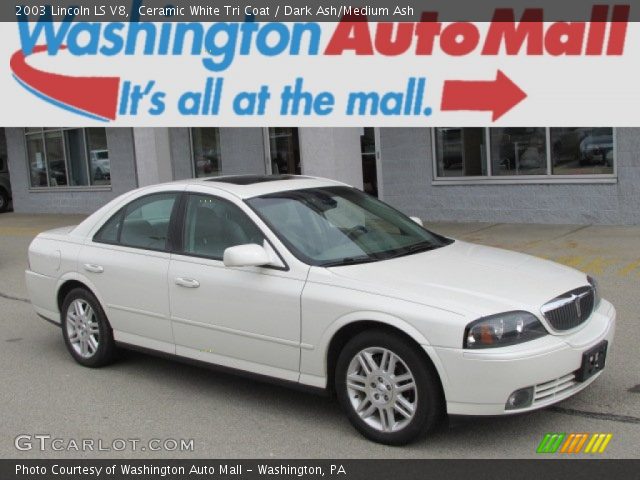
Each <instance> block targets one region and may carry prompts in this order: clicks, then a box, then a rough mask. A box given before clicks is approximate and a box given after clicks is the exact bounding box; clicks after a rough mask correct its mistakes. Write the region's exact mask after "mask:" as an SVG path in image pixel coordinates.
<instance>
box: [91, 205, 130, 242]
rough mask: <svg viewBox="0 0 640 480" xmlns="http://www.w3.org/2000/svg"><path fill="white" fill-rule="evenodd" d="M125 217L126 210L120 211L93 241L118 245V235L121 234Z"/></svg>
mask: <svg viewBox="0 0 640 480" xmlns="http://www.w3.org/2000/svg"><path fill="white" fill-rule="evenodd" d="M123 215H124V210H120V211H119V212H118V213H116V214H115V215H114V216H113V217H111V218H110V219H109V221H108V222H107V223H105V224H104V225H103V226H102V228H101V229H100V230H99V231H98V233H97V234H96V236H95V237H93V241H94V242H100V243H118V234H119V233H120V225H121V224H122V216H123Z"/></svg>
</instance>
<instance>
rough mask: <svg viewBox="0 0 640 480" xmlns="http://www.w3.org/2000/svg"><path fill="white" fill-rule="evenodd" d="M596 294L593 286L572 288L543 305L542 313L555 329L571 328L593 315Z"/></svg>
mask: <svg viewBox="0 0 640 480" xmlns="http://www.w3.org/2000/svg"><path fill="white" fill-rule="evenodd" d="M594 301H595V295H594V291H593V288H592V287H580V288H576V289H575V290H571V291H570V292H567V293H565V294H562V295H560V296H559V297H556V298H554V299H553V300H551V301H550V302H548V303H546V304H544V305H543V306H542V314H543V315H544V318H546V320H547V322H549V324H550V325H551V327H552V328H553V329H554V330H561V331H562V330H570V329H572V328H575V327H577V326H578V325H580V324H581V323H583V322H584V321H585V320H587V318H589V317H590V316H591V313H592V312H593V306H594Z"/></svg>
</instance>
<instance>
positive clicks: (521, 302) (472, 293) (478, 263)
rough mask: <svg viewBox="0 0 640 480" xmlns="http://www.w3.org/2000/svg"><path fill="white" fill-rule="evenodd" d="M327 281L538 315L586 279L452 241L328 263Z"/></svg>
mask: <svg viewBox="0 0 640 480" xmlns="http://www.w3.org/2000/svg"><path fill="white" fill-rule="evenodd" d="M328 270H329V271H330V272H331V274H332V277H333V281H335V282H336V283H338V284H341V285H342V286H343V287H346V288H353V289H356V290H361V291H362V290H364V291H368V292H370V293H376V294H380V295H387V296H390V297H394V298H400V299H404V300H407V301H411V302H416V303H421V304H425V305H429V306H432V307H437V308H440V309H445V310H448V311H452V312H455V313H459V314H463V315H467V316H470V317H477V316H483V315H490V314H494V313H499V312H503V311H509V310H527V311H530V312H532V313H534V314H536V315H540V307H541V306H542V305H543V304H544V303H546V302H548V301H549V300H551V299H552V298H554V297H556V296H558V295H560V294H562V293H565V292H567V291H569V290H572V289H574V288H577V287H579V286H583V285H588V282H587V277H586V275H585V274H584V273H582V272H579V271H577V270H574V269H572V268H569V267H565V266H564V265H560V264H557V263H554V262H551V261H548V260H543V259H540V258H536V257H533V256H531V255H525V254H522V253H517V252H511V251H508V250H502V249H498V248H493V247H486V246H481V245H474V244H471V243H466V242H462V241H455V242H454V243H452V244H451V245H448V246H446V247H442V248H439V249H436V250H432V251H428V252H423V253H418V254H415V255H409V256H405V257H399V258H395V259H389V260H384V261H380V262H374V263H364V264H359V265H350V266H342V267H333V268H330V269H328Z"/></svg>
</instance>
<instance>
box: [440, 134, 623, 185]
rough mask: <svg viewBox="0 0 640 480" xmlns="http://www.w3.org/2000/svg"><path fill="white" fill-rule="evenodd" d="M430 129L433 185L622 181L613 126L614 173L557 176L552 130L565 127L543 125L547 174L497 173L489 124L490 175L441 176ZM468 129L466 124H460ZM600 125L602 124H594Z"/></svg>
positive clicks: (486, 142) (486, 140)
mask: <svg viewBox="0 0 640 480" xmlns="http://www.w3.org/2000/svg"><path fill="white" fill-rule="evenodd" d="M437 128H438V127H432V128H430V129H429V130H430V132H429V135H430V139H431V185H445V186H446V185H520V184H581V183H594V184H597V183H604V184H607V183H609V184H613V183H618V136H617V134H618V132H617V129H616V128H615V127H610V128H611V129H612V139H613V165H612V167H613V172H612V173H599V174H576V175H554V174H553V165H552V158H551V129H552V128H561V127H539V128H544V129H545V138H546V154H547V163H546V171H547V173H546V174H545V175H499V176H498V175H495V176H494V175H493V162H492V151H491V128H502V127H485V128H484V130H485V131H484V135H485V145H486V150H487V175H482V176H473V177H471V176H469V177H440V176H438V157H437V151H436V148H437V146H436V129H437ZM460 128H465V127H460ZM591 128H599V127H591Z"/></svg>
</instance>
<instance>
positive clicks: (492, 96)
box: [440, 70, 527, 122]
mask: <svg viewBox="0 0 640 480" xmlns="http://www.w3.org/2000/svg"><path fill="white" fill-rule="evenodd" d="M525 98H527V94H526V93H524V92H523V91H522V90H521V89H520V87H518V86H517V85H516V84H515V83H513V82H512V81H511V79H510V78H509V77H507V76H506V75H505V74H504V73H502V71H501V70H498V73H497V75H496V79H495V80H490V81H484V82H483V81H464V80H447V81H445V82H444V89H443V91H442V105H441V107H440V109H441V110H442V111H447V110H471V111H490V112H493V117H492V118H491V120H492V121H494V122H495V121H496V120H498V119H499V118H500V117H502V116H503V115H504V114H505V113H507V112H508V111H509V110H511V109H512V108H513V107H515V106H516V105H517V104H519V103H520V102H521V101H522V100H524V99H525Z"/></svg>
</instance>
